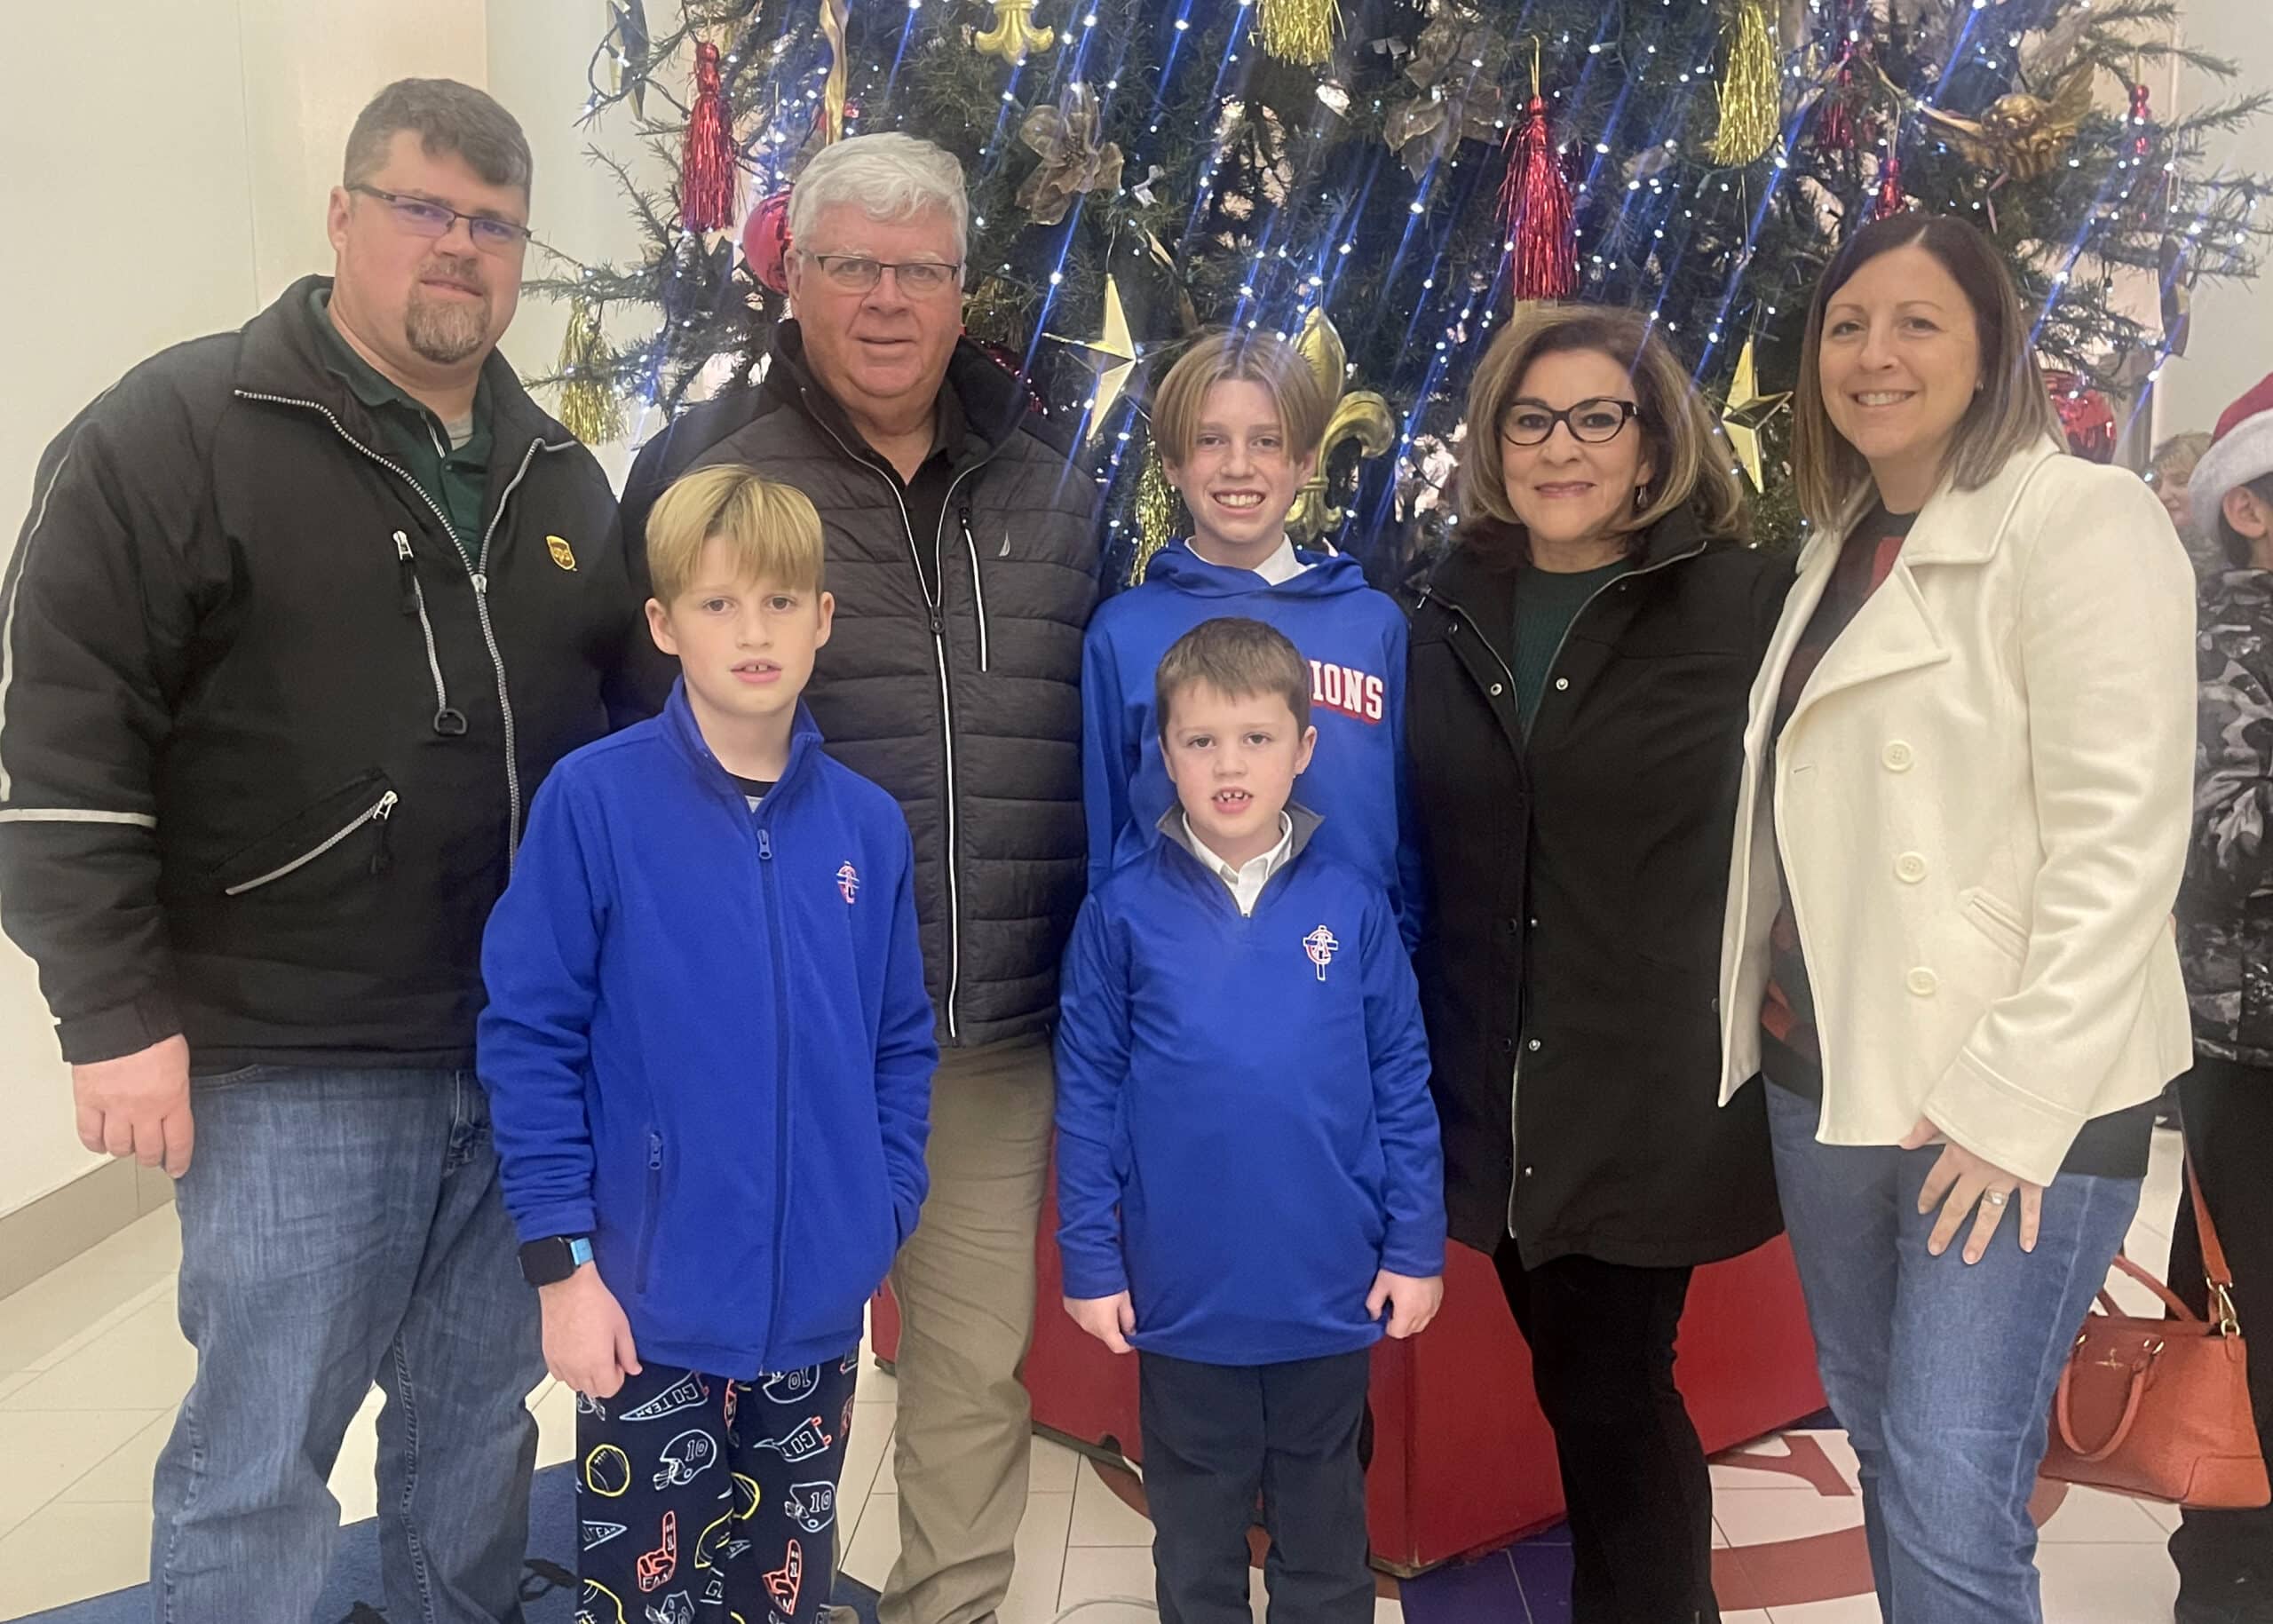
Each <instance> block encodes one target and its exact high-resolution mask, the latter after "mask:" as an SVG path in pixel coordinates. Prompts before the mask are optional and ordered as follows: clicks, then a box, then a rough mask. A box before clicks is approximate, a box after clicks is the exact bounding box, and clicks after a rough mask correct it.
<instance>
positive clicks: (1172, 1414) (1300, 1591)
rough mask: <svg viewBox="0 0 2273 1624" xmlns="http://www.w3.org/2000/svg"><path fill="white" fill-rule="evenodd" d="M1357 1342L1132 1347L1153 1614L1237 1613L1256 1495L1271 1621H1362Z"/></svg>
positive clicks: (1367, 1609) (1235, 1620)
mask: <svg viewBox="0 0 2273 1624" xmlns="http://www.w3.org/2000/svg"><path fill="white" fill-rule="evenodd" d="M1371 1367H1372V1359H1371V1357H1370V1356H1369V1355H1368V1354H1366V1353H1365V1352H1358V1353H1342V1354H1336V1355H1334V1357H1333V1358H1331V1359H1296V1360H1294V1361H1292V1362H1290V1363H1287V1364H1283V1365H1197V1364H1193V1363H1192V1362H1191V1361H1189V1360H1187V1359H1168V1358H1167V1357H1165V1356H1163V1355H1161V1354H1158V1353H1146V1354H1141V1355H1139V1356H1138V1363H1137V1414H1138V1416H1139V1417H1140V1419H1141V1421H1142V1423H1143V1427H1144V1501H1145V1504H1146V1505H1147V1506H1148V1507H1149V1508H1150V1509H1151V1511H1152V1567H1153V1573H1154V1585H1155V1592H1156V1594H1157V1596H1159V1599H1160V1618H1161V1620H1163V1624H1249V1620H1250V1618H1251V1616H1252V1615H1251V1614H1250V1613H1249V1612H1248V1611H1247V1529H1248V1527H1249V1526H1250V1525H1252V1524H1253V1523H1254V1521H1255V1497H1256V1495H1258V1494H1260V1495H1261V1496H1262V1497H1263V1527H1264V1529H1265V1530H1266V1531H1267V1532H1268V1533H1270V1535H1271V1550H1270V1554H1269V1555H1268V1556H1266V1557H1264V1558H1263V1580H1264V1582H1265V1584H1266V1585H1267V1586H1268V1587H1269V1588H1270V1592H1271V1620H1272V1624H1368V1621H1369V1620H1371V1619H1372V1618H1373V1616H1374V1574H1373V1570H1372V1569H1371V1568H1370V1567H1368V1566H1367V1565H1366V1472H1365V1468H1364V1467H1363V1466H1361V1465H1360V1464H1359V1463H1358V1430H1359V1428H1360V1426H1361V1425H1362V1423H1363V1421H1364V1417H1365V1410H1366V1374H1367V1373H1368V1371H1369V1370H1370V1369H1371Z"/></svg>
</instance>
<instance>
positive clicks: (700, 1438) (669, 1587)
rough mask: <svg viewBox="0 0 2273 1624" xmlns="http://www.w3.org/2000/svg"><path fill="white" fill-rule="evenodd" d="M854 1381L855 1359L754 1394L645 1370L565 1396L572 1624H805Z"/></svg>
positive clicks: (765, 1379)
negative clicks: (576, 1525)
mask: <svg viewBox="0 0 2273 1624" xmlns="http://www.w3.org/2000/svg"><path fill="white" fill-rule="evenodd" d="M858 1374H859V1349H858V1348H857V1347H856V1348H853V1349H851V1350H849V1351H847V1352H846V1353H845V1354H844V1356H843V1358H842V1359H829V1360H827V1361H824V1362H823V1363H821V1364H819V1365H814V1366H812V1367H808V1368H806V1369H804V1370H789V1371H783V1372H782V1373H780V1374H778V1375H761V1376H760V1377H758V1378H757V1380H756V1381H755V1382H729V1381H726V1380H725V1379H724V1378H722V1377H719V1376H714V1375H709V1374H704V1373H702V1372H701V1371H693V1370H676V1369H670V1368H667V1367H663V1366H660V1365H649V1366H648V1367H646V1368H645V1369H644V1370H642V1371H641V1372H640V1373H639V1374H638V1375H636V1376H632V1377H630V1378H629V1379H627V1380H626V1381H625V1382H624V1383H623V1386H622V1388H621V1389H620V1390H618V1391H616V1392H615V1393H614V1395H613V1396H611V1397H609V1398H584V1397H582V1395H579V1396H578V1398H577V1399H576V1461H577V1467H576V1515H577V1517H578V1519H579V1521H580V1522H581V1523H582V1529H581V1531H580V1532H581V1544H580V1550H581V1555H580V1557H579V1562H578V1568H579V1573H580V1574H581V1576H582V1580H583V1587H582V1590H581V1591H580V1592H579V1595H578V1598H577V1608H576V1620H577V1624H698V1621H702V1624H733V1621H734V1620H741V1624H767V1620H769V1618H771V1619H772V1620H779V1621H780V1624H812V1620H816V1619H818V1618H819V1617H820V1614H821V1611H822V1610H823V1609H824V1608H826V1607H827V1606H828V1597H829V1592H830V1590H831V1589H832V1588H834V1586H835V1581H836V1479H837V1475H838V1474H839V1473H840V1472H842V1471H843V1469H844V1446H845V1439H846V1437H847V1435H848V1434H850V1433H851V1430H852V1390H853V1383H854V1381H855V1380H856V1378H857V1376H858Z"/></svg>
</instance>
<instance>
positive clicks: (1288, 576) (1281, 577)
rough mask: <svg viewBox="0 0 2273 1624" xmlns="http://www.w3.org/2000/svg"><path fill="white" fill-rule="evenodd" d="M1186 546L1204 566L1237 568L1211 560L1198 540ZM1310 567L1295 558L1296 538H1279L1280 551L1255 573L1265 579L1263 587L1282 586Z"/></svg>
mask: <svg viewBox="0 0 2273 1624" xmlns="http://www.w3.org/2000/svg"><path fill="white" fill-rule="evenodd" d="M1184 545H1185V546H1186V547H1188V548H1190V549H1191V550H1192V557H1193V558H1198V559H1199V560H1200V562H1201V563H1203V564H1213V565H1215V566H1216V568H1218V569H1231V568H1233V567H1235V566H1232V565H1229V564H1224V563H1221V562H1219V561H1218V560H1216V559H1215V558H1209V557H1208V555H1207V554H1206V553H1204V552H1202V551H1200V543H1199V542H1198V541H1196V540H1195V541H1190V542H1186V543H1184ZM1309 567H1310V566H1309V565H1307V564H1305V563H1303V561H1302V560H1301V559H1300V558H1296V557H1295V540H1294V538H1293V537H1292V536H1280V537H1279V551H1276V552H1274V553H1272V554H1271V556H1270V557H1269V558H1265V559H1263V562H1262V563H1260V564H1258V565H1256V566H1255V574H1258V575H1260V576H1262V577H1263V585H1265V586H1280V585H1283V584H1284V583H1286V582H1289V581H1292V580H1293V579H1294V578H1295V576H1297V575H1299V574H1302V573H1303V571H1304V570H1306V569H1308V568H1309Z"/></svg>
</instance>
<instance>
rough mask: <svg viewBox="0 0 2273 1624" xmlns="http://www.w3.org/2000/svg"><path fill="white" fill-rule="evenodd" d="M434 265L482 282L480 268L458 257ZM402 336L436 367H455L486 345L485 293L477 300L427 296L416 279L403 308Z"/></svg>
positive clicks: (459, 277)
mask: <svg viewBox="0 0 2273 1624" xmlns="http://www.w3.org/2000/svg"><path fill="white" fill-rule="evenodd" d="M434 268H435V269H437V270H439V271H440V272H441V273H443V274H444V275H446V276H447V277H449V278H450V279H451V280H452V281H458V282H463V283H464V284H465V285H467V286H469V287H475V288H479V287H480V286H481V285H482V281H481V273H480V271H479V269H478V268H477V267H475V266H472V265H464V264H463V262H462V261H461V262H456V263H452V262H448V261H445V262H442V263H440V264H438V265H436V266H435V267H434ZM403 336H404V337H406V338H407V339H408V340H409V342H410V347H411V348H412V349H413V350H415V351H416V352H417V353H418V354H419V355H420V356H421V357H423V358H424V360H430V361H432V362H433V363H434V364H435V365H436V366H438V367H455V366H456V365H457V364H458V363H459V362H460V361H462V360H465V359H466V358H467V357H468V356H470V355H475V354H479V353H481V352H482V351H484V350H487V348H488V347H489V301H488V297H487V294H486V293H485V294H484V295H483V297H482V298H481V300H480V302H479V303H478V304H461V303H459V302H457V301H456V300H449V301H447V302H446V301H443V300H439V299H433V298H430V297H427V295H426V292H425V290H424V288H423V287H421V286H419V285H418V284H416V283H414V284H412V286H411V289H410V302H409V304H408V305H407V306H406V307H405V309H404V311H403Z"/></svg>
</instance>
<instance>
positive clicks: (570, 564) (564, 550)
mask: <svg viewBox="0 0 2273 1624" xmlns="http://www.w3.org/2000/svg"><path fill="white" fill-rule="evenodd" d="M544 550H545V551H547V552H549V553H550V554H551V555H552V561H553V562H554V563H555V564H558V566H560V567H561V568H563V569H565V570H566V571H568V572H569V573H570V574H574V573H575V570H576V555H575V553H574V551H572V550H571V549H570V547H569V545H568V539H567V538H566V536H560V535H548V536H546V537H545V538H544Z"/></svg>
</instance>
